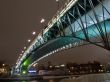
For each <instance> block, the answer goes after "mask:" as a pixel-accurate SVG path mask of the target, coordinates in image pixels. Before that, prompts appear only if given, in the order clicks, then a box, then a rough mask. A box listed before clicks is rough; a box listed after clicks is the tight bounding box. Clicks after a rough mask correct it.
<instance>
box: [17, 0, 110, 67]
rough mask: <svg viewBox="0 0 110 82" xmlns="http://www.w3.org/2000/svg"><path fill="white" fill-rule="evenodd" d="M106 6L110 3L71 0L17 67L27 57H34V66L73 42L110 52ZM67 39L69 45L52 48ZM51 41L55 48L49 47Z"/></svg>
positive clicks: (107, 10)
mask: <svg viewBox="0 0 110 82" xmlns="http://www.w3.org/2000/svg"><path fill="white" fill-rule="evenodd" d="M108 3H110V1H109V0H71V1H70V3H68V4H69V5H70V6H69V5H67V6H66V7H65V8H64V9H63V10H62V11H61V12H60V13H59V14H57V16H55V18H53V19H52V21H51V22H49V24H48V26H47V28H45V29H44V31H42V32H43V33H42V32H41V33H40V34H39V35H38V36H37V38H36V39H35V40H34V42H33V43H32V44H31V46H30V47H29V48H28V49H27V51H26V52H25V53H24V55H23V57H22V58H21V59H20V61H19V62H18V65H17V67H18V66H20V65H21V64H22V63H23V62H24V61H25V59H27V58H28V57H30V56H33V57H32V62H33V61H35V60H39V58H40V59H42V57H43V56H47V55H48V54H49V53H52V52H53V51H55V50H57V48H63V47H64V46H66V45H69V44H74V43H75V44H76V42H77V44H79V45H80V43H78V42H81V43H85V42H86V44H88V43H90V44H94V45H97V46H99V47H102V48H104V49H107V50H110V35H109V34H110V9H109V8H110V6H109V5H108ZM67 37H69V39H71V42H69V41H68V40H67V43H66V44H63V45H61V44H59V45H58V46H57V47H55V46H56V45H57V44H56V43H57V42H58V41H60V39H62V42H65V41H66V40H65V41H63V38H67ZM56 40H57V41H56ZM52 41H54V43H55V42H56V43H55V45H54V46H53V45H52V44H51V43H52ZM49 44H51V48H49V50H45V49H44V48H45V47H46V46H47V45H48V46H49ZM81 45H82V44H81ZM73 46H74V45H73ZM73 46H72V47H73ZM77 46H78V45H77ZM42 49H43V50H44V51H43V52H42Z"/></svg>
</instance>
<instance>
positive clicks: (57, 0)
mask: <svg viewBox="0 0 110 82" xmlns="http://www.w3.org/2000/svg"><path fill="white" fill-rule="evenodd" d="M56 2H57V10H59V0H56Z"/></svg>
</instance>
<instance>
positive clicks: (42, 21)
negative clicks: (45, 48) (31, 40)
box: [40, 18, 45, 42]
mask: <svg viewBox="0 0 110 82" xmlns="http://www.w3.org/2000/svg"><path fill="white" fill-rule="evenodd" d="M44 22H45V19H44V18H42V19H41V21H40V23H41V25H42V28H44ZM43 30H44V29H42V38H43V40H44V36H43ZM44 42H45V41H44Z"/></svg>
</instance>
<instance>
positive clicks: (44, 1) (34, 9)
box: [0, 0, 65, 65]
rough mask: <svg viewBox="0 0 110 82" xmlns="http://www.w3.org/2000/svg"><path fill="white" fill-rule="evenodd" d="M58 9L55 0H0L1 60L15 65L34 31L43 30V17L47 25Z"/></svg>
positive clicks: (62, 0)
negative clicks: (41, 22) (41, 21)
mask: <svg viewBox="0 0 110 82" xmlns="http://www.w3.org/2000/svg"><path fill="white" fill-rule="evenodd" d="M64 1H65V0H60V5H61V4H62V3H64ZM57 9H58V7H57V3H56V2H55V0H0V60H3V61H5V62H6V63H7V64H11V65H14V64H15V63H16V60H17V59H18V56H19V54H20V53H21V51H22V50H23V47H24V46H28V45H29V43H27V40H28V39H29V38H34V37H33V36H32V34H31V33H32V31H36V32H37V34H38V33H39V32H40V31H41V29H42V25H41V24H40V20H41V18H45V19H46V22H45V25H46V24H47V22H48V21H49V20H50V19H51V18H52V16H53V15H55V13H56V11H57Z"/></svg>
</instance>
